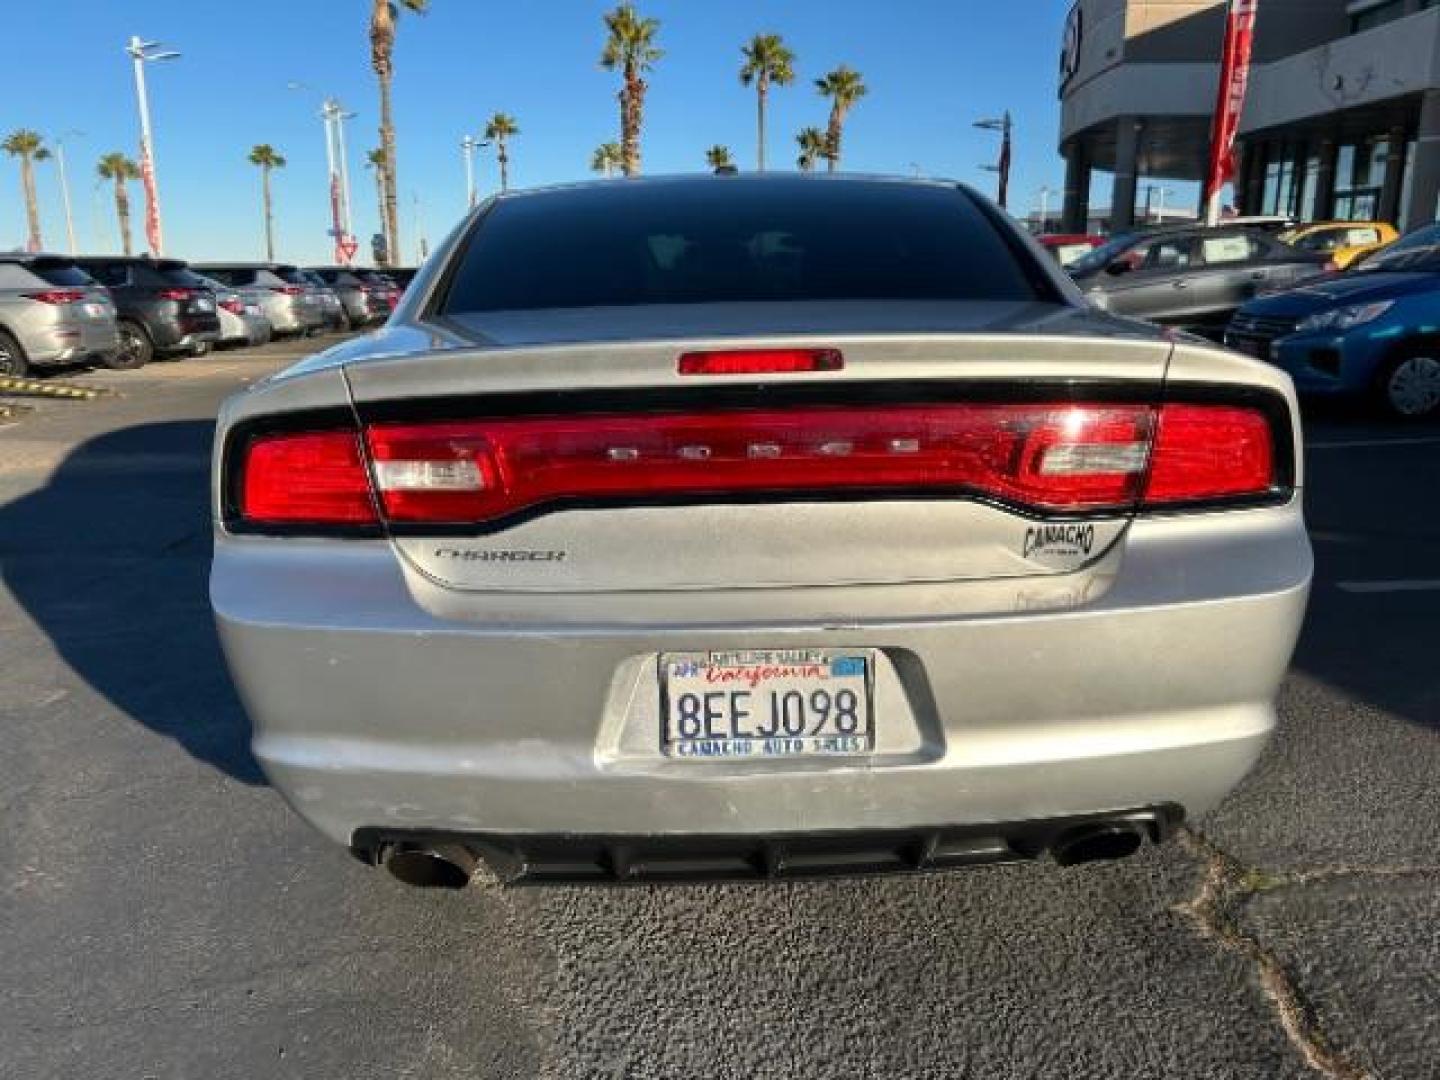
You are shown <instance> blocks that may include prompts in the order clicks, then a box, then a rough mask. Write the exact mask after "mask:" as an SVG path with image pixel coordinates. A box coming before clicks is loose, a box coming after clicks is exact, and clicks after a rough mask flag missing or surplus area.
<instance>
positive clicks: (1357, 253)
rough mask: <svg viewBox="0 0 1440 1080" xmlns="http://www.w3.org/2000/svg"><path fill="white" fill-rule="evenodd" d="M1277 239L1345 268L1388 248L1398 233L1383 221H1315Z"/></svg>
mask: <svg viewBox="0 0 1440 1080" xmlns="http://www.w3.org/2000/svg"><path fill="white" fill-rule="evenodd" d="M1280 239H1281V240H1283V241H1284V242H1285V243H1287V244H1290V245H1291V246H1293V247H1297V248H1299V249H1300V250H1301V251H1312V252H1315V253H1317V254H1321V255H1326V256H1328V257H1329V259H1330V262H1331V263H1333V264H1334V266H1335V269H1337V270H1345V269H1347V268H1348V267H1349V266H1350V265H1351V264H1352V263H1354V262H1355V260H1356V259H1359V258H1361V257H1362V256H1366V255H1369V254H1371V253H1372V252H1376V251H1380V250H1382V249H1384V248H1386V247H1389V246H1390V245H1391V244H1393V243H1394V242H1395V241H1396V240H1398V239H1400V233H1399V230H1397V229H1396V228H1395V226H1393V225H1391V224H1390V223H1389V222H1385V221H1317V222H1312V223H1311V224H1309V225H1301V226H1299V227H1297V228H1294V229H1290V230H1288V231H1286V232H1284V233H1282V234H1281V235H1280Z"/></svg>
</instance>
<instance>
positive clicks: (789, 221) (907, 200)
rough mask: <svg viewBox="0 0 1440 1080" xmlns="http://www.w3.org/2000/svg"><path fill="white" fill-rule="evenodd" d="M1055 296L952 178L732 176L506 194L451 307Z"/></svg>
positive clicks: (475, 245)
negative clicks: (936, 181) (942, 183)
mask: <svg viewBox="0 0 1440 1080" xmlns="http://www.w3.org/2000/svg"><path fill="white" fill-rule="evenodd" d="M1056 298H1057V297H1056V296H1055V295H1054V294H1053V291H1052V290H1051V289H1050V288H1049V287H1048V286H1047V285H1046V284H1045V281H1044V279H1043V277H1041V276H1040V272H1039V270H1038V267H1037V266H1035V265H1034V264H1033V263H1032V262H1031V261H1030V256H1028V254H1023V253H1021V252H1020V251H1018V250H1017V249H1016V248H1012V247H1011V245H1010V244H1008V243H1007V242H1006V240H1005V238H1004V237H1003V236H1002V235H1001V234H1000V232H999V228H998V227H997V225H996V224H995V223H993V222H992V221H991V220H990V219H989V218H988V217H987V216H986V214H985V213H984V212H983V211H982V210H981V209H980V208H979V207H978V206H977V205H976V204H975V203H974V202H973V201H972V200H971V199H970V198H969V197H968V196H966V195H965V194H963V193H962V192H960V191H958V190H956V189H952V188H947V187H939V186H933V187H932V186H925V185H914V184H898V183H880V182H875V183H866V182H860V183H857V182H849V181H842V182H831V181H827V180H824V179H821V178H815V179H814V180H803V181H801V180H797V181H787V182H781V183H768V182H765V183H759V182H753V181H748V180H739V181H732V180H726V179H723V178H720V179H716V180H714V181H709V180H705V181H695V182H679V183H674V184H656V185H650V184H635V185H633V186H624V185H600V186H596V187H593V188H579V189H570V190H565V191H556V192H547V193H542V194H537V195H527V196H521V197H518V198H514V199H509V200H502V201H500V202H499V203H497V204H496V205H495V206H494V207H493V208H492V209H491V210H490V212H489V213H487V214H486V215H485V216H484V217H483V218H482V219H481V221H480V222H479V223H478V224H477V227H476V232H475V233H474V234H473V236H472V238H471V240H470V243H469V244H468V246H467V248H466V250H465V252H464V254H463V255H462V257H461V262H460V266H459V268H458V270H457V273H456V276H455V279H454V283H453V285H452V286H451V290H450V293H449V295H448V297H447V299H446V301H445V304H444V307H445V310H447V311H451V312H467V311H504V310H532V309H536V308H567V307H621V306H632V305H637V304H697V303H712V302H725V301H757V300H758V301H765V300H774V301H803V300H1019V301H1025V300H1037V299H1043V300H1054V299H1056Z"/></svg>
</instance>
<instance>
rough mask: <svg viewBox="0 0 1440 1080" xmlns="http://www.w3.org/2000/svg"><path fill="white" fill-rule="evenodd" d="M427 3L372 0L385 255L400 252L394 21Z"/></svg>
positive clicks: (372, 54) (422, 10)
mask: <svg viewBox="0 0 1440 1080" xmlns="http://www.w3.org/2000/svg"><path fill="white" fill-rule="evenodd" d="M429 6H430V0H371V6H370V66H371V67H372V68H373V69H374V70H375V78H376V79H378V80H379V82H380V149H381V150H383V151H384V152H385V156H384V158H383V160H381V161H380V162H378V163H374V164H375V167H376V169H377V170H378V171H377V172H376V174H375V175H376V178H377V181H378V182H379V183H380V184H381V192H382V194H381V198H380V209H381V213H380V229H381V231H382V232H384V233H385V246H386V248H387V249H388V251H387V254H389V255H390V256H391V257H392V258H393V257H394V252H397V251H399V250H400V200H399V197H398V196H397V194H396V192H397V191H398V190H399V184H398V182H397V181H396V179H395V118H394V116H393V114H392V113H391V111H390V81H391V79H393V78H394V76H395V64H394V55H395V20H396V19H397V18H398V17H399V15H400V11H401V9H402V8H403V9H405V10H407V11H413V12H415V13H416V14H417V15H423V14H424V13H425V11H426V9H427V8H428V7H429Z"/></svg>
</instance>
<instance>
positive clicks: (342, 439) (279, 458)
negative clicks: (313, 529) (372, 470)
mask: <svg viewBox="0 0 1440 1080" xmlns="http://www.w3.org/2000/svg"><path fill="white" fill-rule="evenodd" d="M240 514H241V517H242V518H244V519H245V520H246V521H250V522H256V523H260V524H277V525H289V524H305V525H373V524H376V522H377V520H378V519H377V517H376V514H375V503H374V500H373V498H372V497H371V494H370V480H369V477H368V476H366V474H365V461H364V459H363V458H362V457H361V454H360V436H359V435H358V434H357V433H356V432H353V431H322V432H299V433H295V434H283V435H262V436H260V437H259V438H257V439H255V440H254V441H253V442H252V443H251V444H250V446H249V448H248V450H247V451H246V454H245V461H244V466H243V472H242V475H241V484H240Z"/></svg>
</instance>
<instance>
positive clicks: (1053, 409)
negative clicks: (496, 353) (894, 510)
mask: <svg viewBox="0 0 1440 1080" xmlns="http://www.w3.org/2000/svg"><path fill="white" fill-rule="evenodd" d="M1150 425H1151V409H1150V408H1149V406H1144V405H1103V406H1071V405H922V406H908V405H907V406H887V407H882V408H857V407H842V408H808V409H798V410H785V411H777V410H753V411H752V410H747V411H741V412H724V413H704V414H679V415H642V416H633V415H604V416H575V417H563V418H561V417H554V418H552V417H545V418H535V419H496V420H482V421H468V422H459V423H437V424H421V425H412V424H377V425H374V426H372V427H371V428H370V429H369V430H368V432H367V438H368V440H369V446H370V451H371V456H372V458H373V460H374V463H375V475H376V482H377V486H378V487H379V495H380V500H381V505H382V507H383V508H384V511H385V514H386V516H387V517H389V518H391V519H392V520H395V521H432V522H441V521H445V522H470V521H482V522H483V521H487V520H493V519H495V518H500V517H505V516H507V515H509V514H513V513H517V512H520V511H524V510H529V509H533V508H535V507H540V506H544V505H546V504H558V503H564V502H576V501H579V502H585V501H591V500H603V501H616V500H619V501H627V500H644V499H651V498H655V497H657V496H658V497H665V496H672V497H673V496H690V495H695V496H704V495H707V494H727V493H735V494H763V493H773V494H775V495H776V496H777V497H779V498H784V497H785V496H786V495H787V494H791V495H801V494H806V493H811V492H820V493H823V492H827V491H838V492H844V491H846V490H850V491H875V492H877V493H882V492H886V493H891V494H893V493H895V492H896V491H902V492H903V491H914V492H916V493H917V494H918V495H923V494H924V493H926V492H927V491H928V492H931V493H934V492H936V491H947V490H948V491H953V492H954V493H955V494H957V495H962V494H965V493H967V492H973V493H976V494H979V495H988V496H992V497H995V498H998V499H1003V500H1005V501H1010V502H1016V503H1021V504H1024V505H1027V506H1032V507H1036V508H1039V509H1052V510H1088V509H1097V508H1103V507H1110V506H1119V507H1128V506H1130V505H1132V504H1133V503H1134V501H1135V498H1136V497H1137V495H1138V493H1139V488H1140V482H1141V479H1142V477H1143V475H1144V469H1145V461H1146V453H1147V449H1148V446H1149V437H1150Z"/></svg>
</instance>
